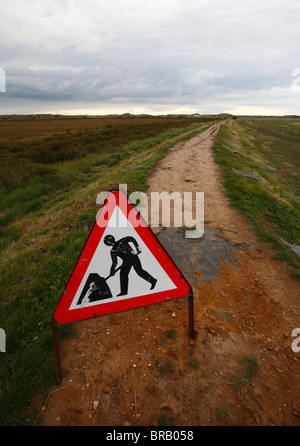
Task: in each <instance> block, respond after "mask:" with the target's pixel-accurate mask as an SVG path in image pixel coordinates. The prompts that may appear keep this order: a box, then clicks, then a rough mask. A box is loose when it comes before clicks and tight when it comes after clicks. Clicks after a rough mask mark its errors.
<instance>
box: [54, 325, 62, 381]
mask: <svg viewBox="0 0 300 446" xmlns="http://www.w3.org/2000/svg"><path fill="white" fill-rule="evenodd" d="M51 328H52V340H53V351H54V362H55V370H56V384H60V383H61V381H62V367H61V359H60V348H59V338H58V329H57V322H56V321H55V319H54V318H52V321H51Z"/></svg>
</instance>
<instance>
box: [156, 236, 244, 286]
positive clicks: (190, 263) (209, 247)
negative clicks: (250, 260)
mask: <svg viewBox="0 0 300 446" xmlns="http://www.w3.org/2000/svg"><path fill="white" fill-rule="evenodd" d="M224 232H230V231H223V230H222V229H215V228H208V227H206V228H205V230H204V234H203V236H202V237H200V238H196V239H191V238H185V231H184V229H182V228H164V229H163V230H162V231H161V232H160V233H159V234H157V237H158V239H159V241H160V242H161V244H162V245H163V247H164V248H165V249H166V251H167V252H168V254H169V255H170V256H171V258H172V259H173V261H174V262H175V263H176V265H177V266H178V268H179V269H180V270H181V272H182V273H183V274H184V276H185V277H186V278H187V280H188V281H189V282H190V284H191V285H198V279H197V273H199V272H201V274H202V278H201V281H203V282H212V281H215V280H217V279H218V277H219V272H220V269H221V267H222V266H224V265H228V264H230V265H232V267H234V266H235V265H234V264H235V262H236V261H237V260H236V258H235V255H234V251H235V250H248V249H251V248H252V246H251V245H250V244H249V243H248V242H246V241H243V242H242V243H235V242H232V241H231V240H229V239H228V238H226V236H225V235H224ZM231 232H234V233H235V234H238V231H231Z"/></svg>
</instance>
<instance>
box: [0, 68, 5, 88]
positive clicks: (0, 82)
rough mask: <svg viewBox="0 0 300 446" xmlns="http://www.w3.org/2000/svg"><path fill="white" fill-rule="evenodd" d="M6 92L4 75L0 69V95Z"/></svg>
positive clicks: (3, 71)
mask: <svg viewBox="0 0 300 446" xmlns="http://www.w3.org/2000/svg"><path fill="white" fill-rule="evenodd" d="M5 92H6V75H5V70H3V68H0V93H5Z"/></svg>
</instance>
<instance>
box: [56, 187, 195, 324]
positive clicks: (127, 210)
mask: <svg viewBox="0 0 300 446" xmlns="http://www.w3.org/2000/svg"><path fill="white" fill-rule="evenodd" d="M190 289H191V287H190V285H189V283H188V282H187V280H186V279H185V278H184V277H183V275H182V273H181V272H180V271H179V269H178V268H177V266H176V265H175V264H174V262H173V261H172V259H171V258H170V257H169V255H168V254H167V252H166V251H165V249H164V248H163V247H162V245H161V244H160V242H159V241H158V239H157V238H156V237H155V235H154V234H153V232H152V231H151V229H150V228H149V227H148V226H147V224H146V223H145V222H144V220H143V219H142V218H141V217H140V216H139V214H138V213H137V212H136V210H135V209H134V208H133V207H132V206H131V204H130V202H129V199H128V197H127V196H126V195H125V194H124V192H123V191H121V190H119V191H114V192H111V193H110V194H109V196H108V198H107V201H106V202H105V204H104V206H103V208H102V210H101V212H100V215H99V217H98V219H97V221H96V223H95V225H94V227H93V229H92V231H91V234H90V236H89V238H88V240H87V242H86V244H85V246H84V248H83V250H82V253H81V255H80V257H79V259H78V261H77V263H76V266H75V268H74V271H73V273H72V275H71V277H70V279H69V282H68V284H67V286H66V289H65V290H64V292H63V295H62V297H61V299H60V301H59V303H58V306H57V308H56V310H55V312H54V315H53V317H54V319H55V320H56V321H57V322H58V324H65V323H68V322H75V321H79V320H83V319H89V318H92V317H96V316H103V315H106V314H111V313H116V312H120V311H124V310H129V309H132V308H138V307H142V306H145V305H151V304H154V303H158V302H164V301H167V300H169V299H176V298H179V297H185V296H188V294H189V292H190Z"/></svg>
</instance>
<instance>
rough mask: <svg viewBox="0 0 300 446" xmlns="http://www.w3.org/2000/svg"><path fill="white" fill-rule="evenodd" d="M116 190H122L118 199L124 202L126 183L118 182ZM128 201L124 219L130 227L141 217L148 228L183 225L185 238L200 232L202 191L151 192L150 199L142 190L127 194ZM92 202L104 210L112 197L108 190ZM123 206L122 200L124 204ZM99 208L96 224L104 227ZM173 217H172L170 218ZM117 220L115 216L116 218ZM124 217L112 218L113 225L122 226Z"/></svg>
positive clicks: (111, 201) (113, 203) (125, 224)
mask: <svg viewBox="0 0 300 446" xmlns="http://www.w3.org/2000/svg"><path fill="white" fill-rule="evenodd" d="M119 189H120V190H122V191H123V192H124V196H123V195H121V196H120V200H122V199H124V200H126V202H127V184H120V185H119ZM129 202H130V203H131V204H132V206H133V209H132V210H131V212H130V213H129V215H128V220H130V224H131V225H132V226H133V227H138V226H140V224H141V219H140V218H139V215H140V216H141V217H142V219H143V220H144V222H145V223H146V224H147V225H148V226H151V227H159V226H162V227H170V226H172V227H177V228H178V227H184V228H186V229H189V230H186V231H185V234H186V235H185V236H186V238H199V237H202V235H203V232H204V192H183V193H181V192H172V193H168V192H151V194H150V200H149V199H148V196H147V195H146V194H145V193H144V192H139V191H137V192H133V193H131V194H130V196H129ZM96 203H97V204H100V205H104V204H105V205H106V206H107V209H113V208H114V207H115V204H116V203H115V196H114V195H113V194H110V193H109V192H107V191H105V192H101V193H100V194H99V195H98V196H97V199H96ZM124 207H126V203H125V206H124ZM101 211H102V209H100V210H99V211H98V213H97V217H96V220H97V224H98V225H99V226H100V227H106V226H107V223H108V221H107V220H108V214H109V212H107V216H106V218H105V216H104V217H102V218H101V219H100V218H98V217H99V215H100V212H101ZM172 217H173V218H172ZM116 220H117V219H116ZM128 220H127V219H126V220H124V219H122V220H120V221H112V220H110V225H111V226H113V227H126V226H127V225H128V224H129V223H128Z"/></svg>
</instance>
